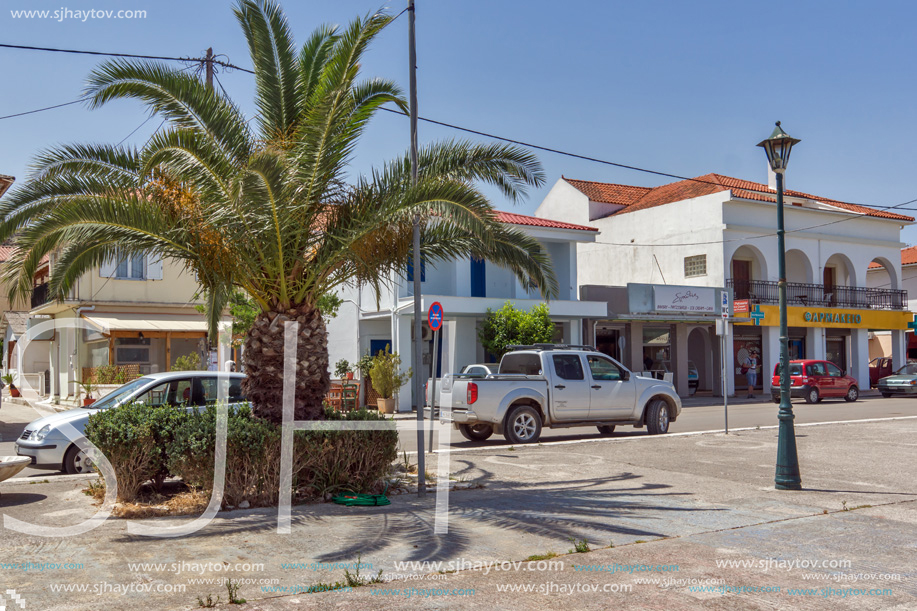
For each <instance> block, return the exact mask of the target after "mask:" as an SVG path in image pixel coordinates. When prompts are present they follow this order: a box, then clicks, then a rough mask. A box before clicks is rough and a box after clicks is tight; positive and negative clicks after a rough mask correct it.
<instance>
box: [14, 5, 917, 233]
mask: <svg viewBox="0 0 917 611" xmlns="http://www.w3.org/2000/svg"><path fill="white" fill-rule="evenodd" d="M405 10H407V9H405ZM404 12H405V11H404V10H403V11H401V13H399V14H398V15H396V17H395V18H396V19H397V18H398V17H400V16H401V15H402V14H403V13H404ZM0 48H10V49H25V50H31V51H48V52H55V53H72V54H79V55H101V56H108V57H128V58H134V59H154V60H162V61H178V62H185V63H187V62H195V63H203V62H210V63H212V64H213V65H218V66H221V67H223V68H227V69H230V70H239V71H241V72H245V73H248V74H255V72H254V71H253V70H249V69H248V68H242V67H241V66H237V65H235V64H233V63H231V62H228V61H222V60H217V59H213V58H209V59H208V58H203V57H200V58H198V57H170V56H164V55H138V54H132V53H112V52H104V51H85V50H80V49H57V48H51V47H36V46H28V45H11V44H5V43H0ZM220 88H221V89H223V86H222V83H220ZM223 93H224V95H225V94H226V90H225V89H223ZM227 97H228V96H227ZM81 101H83V100H82V99H80V100H73V101H71V102H65V103H63V104H56V105H54V106H48V107H45V108H38V109H35V110H29V111H26V112H21V113H16V114H12V115H6V116H3V117H0V120H3V119H11V118H14V117H21V116H24V115H29V114H33V113H37V112H43V111H46V110H53V109H55V108H61V107H63V106H69V105H71V104H77V103H79V102H81ZM382 110H384V111H386V112H389V113H392V114H397V115H402V116H405V117H406V116H408V115H406V114H405V113H404V112H402V111H400V110H395V109H392V108H385V107H382ZM254 118H255V117H252V119H254ZM250 120H251V119H250ZM418 120H420V121H423V122H425V123H430V124H432V125H439V126H441V127H446V128H449V129H454V130H457V131H461V132H465V133H469V134H475V135H477V136H482V137H485V138H491V139H494V140H500V141H502V142H508V143H510V144H517V145H519V146H524V147H527V148H531V149H535V150H539V151H545V152H548V153H553V154H556V155H562V156H565V157H570V158H573V159H580V160H583V161H590V162H593V163H599V164H602V165H608V166H612V167H616V168H621V169H625V170H632V171H635V172H643V173H645V174H652V175H655V176H663V177H666V178H674V179H677V180H686V181H691V182H697V183H703V184H709V185H715V186H718V187H720V186H723V185H721V184H720V183H717V182H713V181H709V180H703V179H701V178H697V177H691V176H681V175H679V174H672V173H670V172H662V171H659V170H651V169H648V168H641V167H639V166H633V165H628V164H624V163H617V162H614V161H608V160H606V159H599V158H597V157H591V156H588V155H580V154H578V153H571V152H569V151H563V150H560V149H556V148H551V147H546V146H541V145H538V144H533V143H531V142H525V141H522V140H515V139H513V138H506V137H504V136H499V135H497V134H491V133H488V132H483V131H480V130H475V129H471V128H468V127H462V126H460V125H455V124H452V123H446V122H444V121H437V120H435V119H428V118H426V117H418ZM138 129H139V128H138ZM132 133H133V132H132ZM766 193H769V192H766ZM914 202H917V199H912V200H909V201H906V202H903V203H900V204H895V205H894V206H878V205H866V204H856V203H853V202H843V203H846V204H852V205H856V206H862V207H864V208H872V209H874V210H902V211H917V208H905V207H904V206H906V205H907V204H911V203H914ZM848 212H850V211H848ZM844 220H847V219H844ZM838 222H843V220H841V221H831V222H830V223H824V224H822V225H816V226H815V227H821V226H824V225H832V224H834V223H838Z"/></svg>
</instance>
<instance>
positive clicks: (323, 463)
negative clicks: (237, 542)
mask: <svg viewBox="0 0 917 611" xmlns="http://www.w3.org/2000/svg"><path fill="white" fill-rule="evenodd" d="M325 417H326V418H327V419H329V420H351V421H353V420H384V417H383V416H381V415H380V414H378V413H376V412H368V411H366V410H358V411H352V412H347V413H340V412H335V411H333V410H330V409H327V410H326V411H325ZM226 437H227V438H226V478H225V485H224V490H223V499H222V501H223V505H224V506H238V505H239V503H241V502H242V501H248V502H249V504H250V505H251V506H253V507H257V506H269V505H276V504H277V495H278V492H279V485H280V448H281V426H280V425H276V424H272V423H270V422H268V421H266V420H262V419H260V418H255V417H253V416H252V414H251V409H250V408H249V407H248V405H241V406H230V407H229V418H228V422H227V434H226ZM215 445H216V409H215V408H214V407H209V408H207V410H205V411H203V412H201V413H195V414H191V415H190V416H189V417H188V418H187V419H186V420H185V421H184V422H182V424H181V427H180V428H179V429H178V430H176V431H175V434H174V436H173V439H172V443H171V445H170V448H169V470H170V471H171V472H172V473H174V474H175V475H176V476H178V477H181V478H182V479H183V480H184V481H185V483H186V484H188V485H191V486H194V487H196V488H199V489H202V490H212V489H213V466H214V449H215ZM397 445H398V433H397V432H396V431H395V429H394V424H392V430H389V431H295V432H294V443H293V489H294V491H297V490H298V491H299V494H300V496H301V497H312V496H319V495H323V494H325V493H326V492H335V491H342V490H352V491H355V492H362V491H367V490H370V489H371V488H372V487H373V486H374V484H376V482H378V481H379V480H380V479H381V478H382V476H383V475H384V474H385V472H386V470H387V469H388V466H389V465H390V464H391V462H392V461H393V460H394V459H395V457H396V454H397V449H396V448H397Z"/></svg>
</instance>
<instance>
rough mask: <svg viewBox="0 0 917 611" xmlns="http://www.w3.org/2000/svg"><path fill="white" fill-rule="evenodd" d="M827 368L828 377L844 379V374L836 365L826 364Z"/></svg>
mask: <svg viewBox="0 0 917 611" xmlns="http://www.w3.org/2000/svg"><path fill="white" fill-rule="evenodd" d="M825 367H827V368H828V375H829V376H831V377H832V378H840V377H843V375H844V372H843V371H841V369H840V367H838V366H837V365H835V364H834V363H826V364H825Z"/></svg>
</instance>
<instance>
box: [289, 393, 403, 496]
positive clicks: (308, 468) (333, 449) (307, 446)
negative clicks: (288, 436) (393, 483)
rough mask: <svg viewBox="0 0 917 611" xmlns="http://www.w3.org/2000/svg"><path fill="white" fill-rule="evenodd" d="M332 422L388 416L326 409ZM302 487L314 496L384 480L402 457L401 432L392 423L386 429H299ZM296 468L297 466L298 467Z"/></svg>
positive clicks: (357, 489)
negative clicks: (399, 454)
mask: <svg viewBox="0 0 917 611" xmlns="http://www.w3.org/2000/svg"><path fill="white" fill-rule="evenodd" d="M325 419H326V420H331V421H335V420H337V421H341V420H343V421H361V420H369V421H383V420H386V418H385V416H384V415H382V414H379V413H378V412H375V411H367V410H365V409H360V410H355V411H350V412H337V411H334V410H331V409H326V410H325ZM295 439H296V446H295V447H296V453H295V454H296V455H297V456H301V457H302V460H303V461H304V463H303V464H301V465H297V466H296V467H298V472H299V485H300V487H302V488H304V489H306V490H309V491H311V493H312V494H313V495H318V496H321V495H324V494H326V493H329V492H331V493H333V492H342V491H351V492H366V491H369V490H370V489H372V487H373V486H374V485H375V484H376V483H377V482H378V481H380V480H381V479H382V477H383V476H384V475H385V473H386V471H387V470H388V468H389V466H390V465H391V464H392V461H394V460H395V459H396V458H397V456H398V432H397V431H396V430H395V426H394V423H392V428H391V430H385V431H296V436H295ZM296 467H294V469H295V468H296Z"/></svg>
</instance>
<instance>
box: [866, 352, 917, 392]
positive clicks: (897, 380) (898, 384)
mask: <svg viewBox="0 0 917 611" xmlns="http://www.w3.org/2000/svg"><path fill="white" fill-rule="evenodd" d="M876 386H877V387H878V388H879V392H880V393H882V396H883V397H885V398H888V397H890V396H892V395H917V363H915V362H913V361H912V362H909V363H908V364H907V365H905V366H904V367H902V368H901V369H899V370H898V371H896V372H895V374H894V375H890V376H886V377H884V378H881V379H880V380H879V382H878V383H877V384H876Z"/></svg>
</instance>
